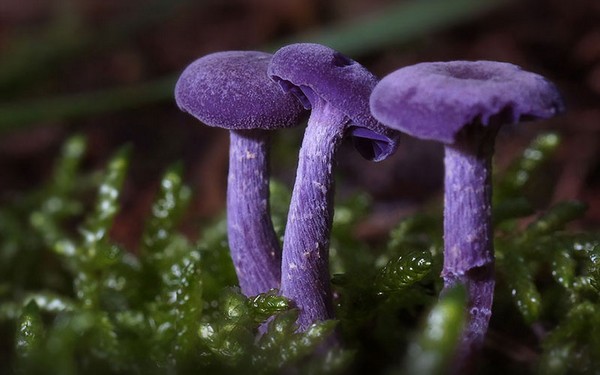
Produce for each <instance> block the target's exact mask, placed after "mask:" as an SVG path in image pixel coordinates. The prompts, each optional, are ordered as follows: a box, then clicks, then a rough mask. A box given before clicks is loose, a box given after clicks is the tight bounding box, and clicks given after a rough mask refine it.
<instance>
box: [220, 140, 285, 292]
mask: <svg viewBox="0 0 600 375" xmlns="http://www.w3.org/2000/svg"><path fill="white" fill-rule="evenodd" d="M269 138H270V137H269V134H268V132H267V131H265V130H232V131H231V132H230V147H229V173H228V176H227V234H228V238H229V247H230V249H231V258H232V260H233V263H234V265H235V269H236V273H237V275H238V279H239V283H240V288H241V289H242V291H243V293H244V294H245V295H247V296H254V295H257V294H259V293H264V292H265V291H268V290H269V289H271V288H276V287H278V286H279V283H280V279H281V250H280V245H279V241H278V239H277V235H276V234H275V231H274V230H273V224H272V222H271V214H270V209H269V161H268V160H269Z"/></svg>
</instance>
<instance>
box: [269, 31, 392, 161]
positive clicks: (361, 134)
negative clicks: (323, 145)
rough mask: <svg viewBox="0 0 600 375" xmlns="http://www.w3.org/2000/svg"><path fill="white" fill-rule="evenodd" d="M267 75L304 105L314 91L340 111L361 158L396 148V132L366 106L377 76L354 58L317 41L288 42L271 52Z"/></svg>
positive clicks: (381, 156) (377, 156) (375, 156)
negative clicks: (379, 120)
mask: <svg viewBox="0 0 600 375" xmlns="http://www.w3.org/2000/svg"><path fill="white" fill-rule="evenodd" d="M268 75H269V76H270V77H271V78H272V79H273V80H274V81H276V82H278V83H279V85H280V86H281V88H282V89H283V90H284V91H286V92H292V93H294V94H295V95H296V96H297V97H298V99H300V101H301V102H302V104H303V105H304V107H305V108H306V109H310V108H311V107H312V104H311V101H312V100H313V95H317V96H318V97H320V98H321V99H323V100H325V101H326V102H328V103H330V104H331V105H332V106H334V107H335V108H337V109H338V110H340V111H342V113H344V114H345V115H346V116H347V117H348V119H349V121H350V123H351V125H350V128H349V133H350V135H351V136H352V138H353V141H354V146H355V148H356V149H357V151H358V152H359V153H360V154H361V155H362V156H363V157H364V158H366V159H369V160H373V161H380V160H383V159H385V158H387V157H388V156H389V155H391V154H392V153H394V151H396V148H397V147H398V140H399V133H398V132H396V131H394V130H392V129H389V128H387V127H386V126H383V125H382V124H380V123H379V122H378V121H377V120H376V119H375V118H374V117H373V116H371V112H370V110H369V96H370V95H371V91H372V90H373V88H374V87H375V85H376V84H377V82H378V79H377V77H375V76H374V75H373V74H372V73H371V72H369V71H368V70H367V69H366V68H364V67H363V66H362V65H360V64H359V63H357V62H355V61H354V60H352V59H350V58H348V57H346V56H344V55H342V54H341V53H339V52H337V51H335V50H333V49H331V48H329V47H325V46H323V45H320V44H311V43H299V44H291V45H288V46H285V47H283V48H281V49H280V50H278V51H277V52H275V54H274V55H273V59H272V60H271V64H270V65H269V70H268Z"/></svg>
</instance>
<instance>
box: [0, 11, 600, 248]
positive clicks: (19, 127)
mask: <svg viewBox="0 0 600 375" xmlns="http://www.w3.org/2000/svg"><path fill="white" fill-rule="evenodd" d="M293 41H316V42H322V43H324V44H327V45H329V46H331V47H333V48H336V49H339V50H340V51H341V52H343V53H345V54H347V55H349V56H350V57H352V58H354V59H355V60H358V61H359V62H361V63H362V64H363V65H365V66H367V67H368V68H369V69H371V70H372V71H373V72H374V73H375V74H376V75H379V76H384V75H385V74H387V73H390V72H392V71H393V70H395V69H397V68H399V67H402V66H405V65H410V64H414V63H418V62H423V61H445V60H458V59H466V60H475V59H489V60H500V61H507V62H512V63H515V64H518V65H521V66H522V67H524V68H525V69H527V70H531V71H534V72H537V73H540V74H542V75H545V76H546V77H548V78H549V79H550V80H552V81H554V82H555V83H556V84H557V86H558V87H559V89H560V90H561V92H562V93H563V95H564V97H565V101H566V103H567V109H568V112H567V113H566V114H565V115H563V116H560V117H558V118H555V119H552V120H549V121H543V122H537V123H524V124H520V125H518V126H511V127H507V128H506V129H504V131H503V132H502V134H501V135H500V136H499V138H498V144H497V153H496V155H497V157H496V166H497V167H498V168H497V170H499V171H501V170H502V169H503V168H505V167H506V166H507V165H508V164H509V163H510V161H511V160H513V159H514V158H515V157H516V156H518V155H519V154H520V153H521V152H522V151H523V149H524V148H525V147H526V145H527V144H528V143H529V142H530V141H531V140H532V139H533V138H534V137H535V135H536V134H539V133H540V132H542V131H544V130H554V131H557V132H558V133H559V134H560V135H561V136H562V137H563V143H562V145H561V146H560V148H559V150H558V152H557V153H556V155H555V156H554V157H553V159H552V160H551V162H550V164H549V165H547V166H546V167H545V169H544V170H543V178H542V183H539V184H537V185H536V186H534V187H532V189H533V191H531V192H530V194H531V195H532V196H533V197H534V200H535V203H536V205H537V208H538V209H539V210H543V209H544V208H546V207H548V206H549V205H551V204H552V203H554V202H557V201H561V200H565V199H581V200H583V201H585V202H587V203H588V204H589V206H590V209H589V211H588V214H587V216H586V218H585V219H584V220H582V221H579V222H578V223H577V224H576V225H577V226H578V227H579V228H581V229H598V227H599V224H600V152H599V148H600V147H599V143H600V1H598V0H571V1H564V0H521V1H500V0H479V1H475V0H446V1H440V0H411V1H408V0H405V1H385V0H344V1H342V0H335V1H318V0H254V1H253V0H228V1H217V0H205V1H191V0H145V1H142V0H126V1H123V0H119V1H117V0H2V2H1V3H0V171H1V172H0V204H2V202H7V201H9V200H11V199H13V198H14V197H15V196H16V195H18V194H20V193H21V192H22V191H26V190H29V189H31V188H33V187H35V186H37V185H39V184H41V183H42V182H43V181H45V180H46V179H47V178H48V176H49V174H50V172H51V168H52V162H53V159H54V158H55V156H56V155H57V153H58V151H59V149H60V146H61V144H62V142H63V141H64V140H65V139H66V138H67V137H68V136H70V135H72V134H76V133H79V134H84V135H85V136H87V137H88V139H89V150H88V154H87V157H86V163H85V164H86V167H87V168H89V169H98V168H101V167H102V166H103V165H104V164H105V162H106V161H107V159H108V158H109V157H110V155H111V154H112V153H114V152H115V151H116V150H117V149H118V147H119V146H121V145H123V144H125V143H130V144H132V145H133V151H134V152H133V159H132V164H131V171H130V174H129V177H128V180H127V182H126V188H125V193H124V197H123V210H122V212H121V213H120V214H119V216H118V218H117V223H116V225H115V227H114V230H113V233H112V236H113V237H114V238H115V239H116V240H117V241H118V242H122V243H124V244H125V245H127V246H128V248H130V249H135V247H136V246H137V242H138V240H139V236H140V230H141V225H142V223H143V221H144V220H143V219H144V216H145V215H146V214H147V213H148V211H149V205H150V202H151V201H152V198H153V196H154V193H155V192H156V190H157V184H158V181H159V179H160V177H161V175H162V173H163V171H164V170H165V168H166V167H168V166H169V165H170V164H172V163H173V162H176V161H178V160H183V162H184V166H185V171H186V172H185V175H186V181H187V182H188V183H189V184H190V185H191V186H193V189H194V193H195V194H194V201H193V203H192V208H191V209H190V213H189V215H188V216H189V217H188V219H187V220H186V225H185V228H184V230H186V231H187V232H188V233H189V235H190V236H192V237H193V236H195V235H196V234H197V232H198V228H199V227H200V225H201V222H203V221H205V220H208V219H210V218H211V217H214V216H215V215H216V214H219V213H221V212H222V211H223V209H224V203H225V196H224V194H225V183H226V171H227V152H228V150H227V149H228V134H227V132H226V131H223V130H219V129H212V128H209V127H206V126H204V125H202V124H200V123H198V122H197V121H196V120H195V119H193V118H192V117H191V116H189V115H186V114H184V113H181V112H180V111H179V110H178V108H177V107H176V105H175V103H174V100H173V99H172V87H173V84H174V81H175V79H176V78H177V76H178V74H179V73H180V72H181V71H182V70H183V68H184V67H185V66H186V65H187V64H189V63H190V62H192V61H193V60H194V59H196V58H198V57H200V56H203V55H205V54H208V53H211V52H215V51H222V50H238V49H254V50H267V51H273V50H275V49H277V48H278V46H281V45H283V44H285V43H287V42H293ZM301 136H302V130H301V129H296V130H290V131H286V132H281V133H279V134H278V135H277V137H276V144H275V146H274V151H273V154H274V156H275V157H274V161H273V170H274V175H275V176H276V177H278V178H279V179H282V180H283V181H285V182H286V183H288V184H291V183H292V182H293V177H294V170H295V163H296V154H297V150H298V147H299V144H300V140H301ZM441 162H442V150H441V148H440V147H439V146H438V145H435V144H432V143H428V142H419V141H415V140H412V139H410V138H409V137H405V138H404V141H403V143H402V145H401V147H400V149H399V150H398V152H397V154H395V155H394V156H393V157H392V158H391V159H390V160H387V161H385V162H382V163H379V164H371V163H368V162H366V161H362V160H360V157H359V156H358V155H357V154H356V153H354V152H353V150H352V148H351V147H350V146H349V145H346V146H345V147H344V148H343V149H342V152H341V155H340V158H339V184H338V193H339V194H338V195H339V196H342V197H343V196H347V195H349V194H352V193H354V192H357V191H361V190H364V191H367V192H369V193H370V194H371V195H372V196H373V198H374V206H373V211H372V214H371V215H370V216H369V217H368V218H367V219H366V220H365V222H364V223H363V224H361V225H360V226H359V227H358V228H357V235H358V236H361V237H363V238H366V239H371V238H372V239H376V238H378V237H381V236H384V235H385V234H386V233H387V232H388V231H389V229H390V228H391V227H392V226H393V225H394V224H395V223H396V222H397V221H398V220H399V219H401V218H402V217H403V216H405V215H407V214H410V213H413V212H415V211H417V210H419V209H420V208H421V207H423V206H424V205H425V204H426V203H428V202H430V201H431V200H432V199H434V200H435V199H438V198H439V195H440V190H441V183H442V173H443V170H442V165H441Z"/></svg>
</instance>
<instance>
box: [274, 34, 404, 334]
mask: <svg viewBox="0 0 600 375" xmlns="http://www.w3.org/2000/svg"><path fill="white" fill-rule="evenodd" d="M268 72H269V76H270V77H271V78H272V79H274V80H275V81H277V82H278V83H279V84H280V86H281V87H282V89H283V90H284V91H287V92H292V93H294V94H295V95H296V96H297V97H298V98H299V99H300V101H301V102H302V104H303V105H304V106H305V107H306V108H307V109H311V115H310V118H309V120H308V127H307V128H306V132H305V133H304V140H303V142H302V148H301V150H300V155H299V161H298V170H297V173H296V181H295V184H294V190H293V193H292V201H291V203H290V211H289V214H288V220H287V225H286V230H285V236H284V240H283V259H282V278H281V293H282V294H283V295H284V296H285V297H288V298H290V299H291V300H292V301H294V302H295V304H296V306H297V307H298V309H299V310H300V312H299V318H298V326H299V330H305V329H306V328H308V327H309V326H310V325H311V324H312V323H314V322H317V321H321V320H325V319H330V318H332V317H333V306H332V301H331V288H330V276H329V236H330V232H331V225H332V220H333V192H334V177H333V167H334V164H335V157H336V152H337V150H338V147H339V145H340V143H341V141H342V139H343V138H344V136H345V135H350V136H352V139H353V141H354V144H355V147H356V148H357V150H358V151H359V152H360V153H361V155H363V156H364V157H365V158H367V159H370V160H374V161H379V160H383V159H385V158H386V157H387V156H389V155H390V154H392V153H393V152H394V151H395V150H396V147H397V141H398V134H399V133H398V132H396V131H394V130H391V129H388V128H386V127H384V126H383V125H381V124H379V123H378V122H377V121H376V120H375V119H374V118H373V117H372V116H371V114H370V112H369V95H370V94H371V91H372V89H373V87H375V84H376V83H377V78H376V77H375V76H373V75H372V74H371V73H370V72H369V71H368V70H366V69H365V68H364V67H362V66H361V65H360V64H358V63H356V62H355V61H353V60H351V59H349V58H347V57H345V56H344V55H342V54H340V53H339V52H336V51H334V50H332V49H330V48H328V47H325V46H322V45H318V44H293V45H289V46H286V47H284V48H282V49H280V50H279V51H277V52H276V53H275V54H274V55H273V59H272V61H271V64H270V65H269V71H268Z"/></svg>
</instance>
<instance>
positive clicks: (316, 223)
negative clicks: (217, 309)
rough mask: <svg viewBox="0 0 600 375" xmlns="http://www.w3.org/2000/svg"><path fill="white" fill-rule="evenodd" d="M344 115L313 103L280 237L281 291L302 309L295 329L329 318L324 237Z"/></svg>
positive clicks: (329, 221) (319, 102)
mask: <svg viewBox="0 0 600 375" xmlns="http://www.w3.org/2000/svg"><path fill="white" fill-rule="evenodd" d="M347 124H348V118H347V117H346V115H344V114H343V113H341V112H339V111H337V110H336V109H335V108H332V107H331V106H330V105H329V104H328V103H327V102H325V101H323V100H317V101H316V102H315V103H314V104H313V107H312V112H311V116H310V118H309V120H308V126H307V128H306V131H305V133H304V140H303V142H302V148H301V149H300V155H299V158H298V169H297V172H296V181H295V183H294V190H293V195H292V200H291V203H290V211H289V214H288V220H287V225H286V231H285V237H284V246H283V247H284V251H283V259H282V280H281V292H282V294H283V295H284V296H286V297H288V298H290V299H291V300H293V301H295V304H296V305H297V306H299V307H300V308H301V309H302V312H301V314H300V315H299V317H298V321H297V323H298V326H299V329H300V330H305V329H306V328H308V327H309V326H310V325H311V324H312V323H314V322H317V321H322V320H326V319H332V318H333V306H332V299H331V287H330V283H329V263H328V261H327V259H329V237H330V233H331V226H332V221H333V196H334V177H333V173H332V171H333V168H334V165H335V155H336V152H337V150H338V148H339V145H340V144H341V142H342V139H343V135H344V133H345V130H346V128H347Z"/></svg>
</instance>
